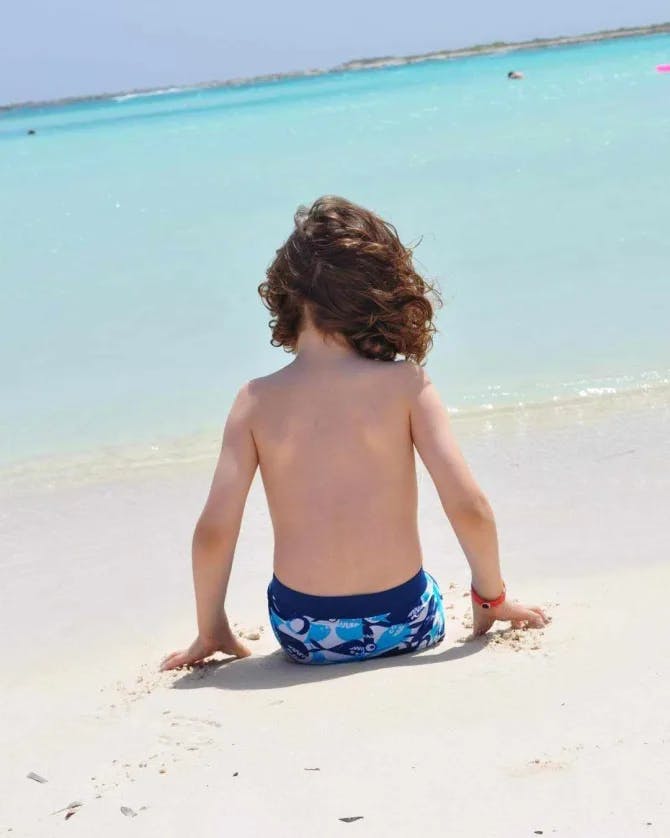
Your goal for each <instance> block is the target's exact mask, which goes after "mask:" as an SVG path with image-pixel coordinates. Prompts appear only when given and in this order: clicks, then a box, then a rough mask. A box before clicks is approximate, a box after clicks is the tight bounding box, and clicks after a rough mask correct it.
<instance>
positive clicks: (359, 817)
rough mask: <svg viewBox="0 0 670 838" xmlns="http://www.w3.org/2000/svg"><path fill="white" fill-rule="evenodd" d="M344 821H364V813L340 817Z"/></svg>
mask: <svg viewBox="0 0 670 838" xmlns="http://www.w3.org/2000/svg"><path fill="white" fill-rule="evenodd" d="M338 820H340V821H342V823H353V822H354V821H362V820H363V815H350V816H349V817H348V818H338Z"/></svg>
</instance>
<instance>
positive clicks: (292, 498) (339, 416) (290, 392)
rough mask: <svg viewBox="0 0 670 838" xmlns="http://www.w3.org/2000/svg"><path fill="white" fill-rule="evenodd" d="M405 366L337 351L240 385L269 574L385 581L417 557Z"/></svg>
mask: <svg viewBox="0 0 670 838" xmlns="http://www.w3.org/2000/svg"><path fill="white" fill-rule="evenodd" d="M407 382H408V371H407V369H406V365H405V364H403V363H384V362H379V361H370V360H368V359H365V358H362V357H359V356H356V355H346V356H344V357H341V358H337V359H336V360H333V361H332V362H331V363H328V364H324V365H317V366H310V365H308V364H304V365H303V364H301V363H300V359H298V360H297V361H296V362H294V363H293V364H291V365H289V366H288V367H286V368H284V369H282V370H280V371H279V372H277V373H274V374H273V375H270V376H268V377H266V378H262V379H257V380H256V381H254V382H252V383H251V385H250V386H249V394H250V396H251V397H252V402H253V410H252V411H251V417H250V418H251V431H252V434H253V438H254V442H255V444H256V449H257V452H258V460H259V465H260V469H261V474H262V477H263V483H264V486H265V491H266V494H267V499H268V505H269V508H270V514H271V517H272V522H273V526H274V535H275V554H274V568H275V573H276V574H277V576H278V577H279V579H280V580H281V581H282V582H284V584H286V585H288V586H290V587H292V588H295V589H296V590H299V591H303V592H304V593H314V594H321V595H324V594H328V595H347V594H355V593H363V592H375V591H381V590H385V589H387V588H390V587H394V586H395V585H399V584H401V583H402V582H405V581H406V580H407V579H409V578H410V577H411V576H412V575H413V574H415V573H416V572H417V571H418V570H419V568H420V566H421V548H420V544H419V535H418V528H417V484H416V471H415V461H414V448H413V443H412V435H411V430H410V400H409V396H408V386H407Z"/></svg>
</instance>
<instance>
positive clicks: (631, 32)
mask: <svg viewBox="0 0 670 838" xmlns="http://www.w3.org/2000/svg"><path fill="white" fill-rule="evenodd" d="M667 33H670V22H668V23H656V24H651V25H649V26H635V27H628V28H621V29H608V30H604V31H602V32H590V33H588V34H586V35H565V36H559V37H556V38H535V39H533V40H532V41H517V42H511V43H508V42H507V41H494V42H493V43H491V44H476V45H475V46H471V47H460V48H459V49H445V50H436V51H434V52H425V53H421V54H420V55H402V56H400V55H399V56H396V55H384V56H379V57H376V58H356V59H354V60H352V61H345V62H344V63H343V64H337V65H336V66H334V67H330V68H328V69H312V70H297V71H295V72H287V73H269V74H266V75H262V76H252V77H249V78H240V79H227V80H225V81H210V82H203V83H201V84H192V85H183V86H178V85H165V87H160V88H139V89H136V90H124V91H120V92H117V93H100V94H97V95H93V96H71V97H67V98H63V99H55V100H50V101H44V102H20V103H14V104H9V105H0V112H3V111H10V110H17V109H20V108H43V107H52V106H53V107H57V106H61V105H71V104H75V103H79V102H99V101H105V100H108V99H117V98H118V99H123V98H124V97H127V98H132V97H135V96H151V95H152V94H159V93H167V92H169V93H188V92H190V91H197V90H208V89H212V88H225V87H245V86H247V85H254V84H263V83H268V82H277V81H283V80H284V79H299V78H309V77H311V76H326V75H329V74H332V73H343V72H355V71H356V70H375V69H380V68H382V67H400V66H403V65H405V64H419V63H421V62H422V61H450V60H453V59H456V58H468V57H471V56H474V55H487V54H488V55H491V54H495V53H511V52H521V51H523V50H533V49H544V48H545V47H562V46H569V45H572V44H588V43H593V42H596V41H611V40H616V39H617V38H635V37H639V36H642V35H660V34H667Z"/></svg>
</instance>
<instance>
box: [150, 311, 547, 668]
mask: <svg viewBox="0 0 670 838" xmlns="http://www.w3.org/2000/svg"><path fill="white" fill-rule="evenodd" d="M415 451H416V452H418V454H419V456H420V457H421V460H422V461H423V463H424V464H425V466H426V468H427V469H428V471H429V472H430V475H431V477H432V479H433V481H434V483H435V486H436V488H437V490H438V493H439V496H440V499H441V501H442V506H443V508H444V512H445V514H446V516H447V518H448V520H449V522H450V524H451V526H452V527H453V529H454V532H455V533H456V536H457V537H458V540H459V542H460V544H461V547H462V548H463V552H464V554H465V557H466V559H467V561H468V562H469V564H470V568H471V572H472V583H473V586H474V588H475V589H476V590H477V592H478V593H479V594H480V596H482V597H484V598H486V599H494V598H495V597H497V596H498V595H499V594H500V593H501V591H502V589H503V580H502V575H501V570H500V563H499V558H498V538H497V533H496V525H495V520H494V516H493V512H492V511H491V507H490V505H489V503H488V501H487V499H486V497H485V496H484V494H483V493H482V491H481V489H480V488H479V486H478V485H477V483H476V481H475V479H474V477H473V475H472V474H471V472H470V470H469V468H468V466H467V464H466V462H465V460H464V458H463V455H462V454H461V452H460V449H459V447H458V444H457V443H456V440H455V438H454V436H453V434H452V431H451V428H450V423H449V418H448V414H447V411H446V410H445V408H444V406H443V404H442V402H441V400H440V397H439V395H438V393H437V391H436V389H435V387H434V386H433V385H432V383H431V382H430V379H429V378H428V375H427V374H426V372H425V370H424V369H423V368H421V367H418V366H416V365H415V364H411V363H407V362H381V361H373V360H369V359H366V358H363V357H361V356H360V355H358V354H357V353H356V352H355V350H354V349H352V348H351V347H350V346H349V344H348V343H347V342H346V341H345V340H343V339H340V338H338V337H337V336H334V337H333V336H331V337H325V336H324V335H323V334H322V333H320V332H319V331H318V330H317V329H316V328H315V327H314V325H313V324H312V322H311V320H310V318H309V317H308V316H307V317H306V318H304V326H303V328H302V331H301V333H300V336H299V339H298V343H297V346H296V354H295V360H294V361H293V362H292V363H291V364H289V365H288V366H286V367H284V368H283V369H281V370H279V371H278V372H276V373H274V374H272V375H269V376H267V377H265V378H260V379H256V380H254V381H251V382H250V383H248V384H247V385H245V386H244V387H243V388H242V389H241V390H240V392H239V394H238V396H237V398H236V400H235V403H234V405H233V407H232V409H231V411H230V414H229V416H228V420H227V422H226V426H225V430H224V434H223V443H222V448H221V453H220V456H219V461H218V464H217V466H216V470H215V473H214V478H213V481H212V485H211V489H210V493H209V496H208V498H207V502H206V504H205V507H204V509H203V512H202V514H201V516H200V518H199V520H198V523H197V525H196V528H195V533H194V535H193V575H194V583H195V594H196V610H197V622H198V635H197V637H196V639H195V640H194V641H193V643H192V644H191V645H190V646H189V647H188V648H187V649H184V650H181V651H177V652H173V653H172V654H170V655H168V656H167V657H166V658H165V660H164V661H163V663H162V665H161V668H162V669H164V670H167V669H174V668H177V667H180V666H186V665H190V664H194V663H197V662H200V661H203V660H205V659H206V658H207V657H209V656H211V655H213V654H215V653H216V652H222V653H223V654H225V655H231V656H233V657H238V658H242V657H246V656H247V655H249V654H250V651H249V649H248V648H247V647H246V646H245V645H244V644H242V643H241V642H240V640H239V638H238V637H237V636H236V635H235V633H234V632H233V630H232V629H231V627H230V623H229V620H228V617H227V614H226V609H225V599H226V590H227V587H228V580H229V577H230V571H231V567H232V563H233V556H234V552H235V545H236V542H237V537H238V533H239V529H240V523H241V520H242V513H243V511H244V505H245V502H246V498H247V494H248V491H249V488H250V486H251V482H252V480H253V477H254V475H255V473H256V469H257V468H258V467H260V470H261V475H262V479H263V484H264V487H265V491H266V494H267V500H268V505H269V509H270V515H271V517H272V524H273V528H274V538H275V549H274V572H275V574H276V575H277V577H278V578H279V579H280V580H281V581H282V582H283V583H284V584H285V585H288V586H289V587H291V588H294V589H295V590H298V591H301V592H303V593H308V594H316V595H329V596H344V595H348V594H360V593H374V592H378V591H384V590H386V589H388V588H392V587H395V586H396V585H400V584H402V583H403V582H405V581H406V580H407V579H409V578H411V577H412V576H413V575H414V574H416V573H417V571H418V570H419V569H420V567H421V565H422V560H423V557H422V553H421V545H420V541H419V532H418V526H417V481H416V468H415ZM497 620H499V621H503V622H511V624H512V625H513V626H514V627H524V626H528V627H530V628H542V627H543V626H544V625H546V623H547V620H548V618H547V616H546V614H545V613H544V611H543V610H542V609H541V608H539V607H537V606H525V605H521V604H520V603H518V602H512V601H510V600H509V599H508V600H506V601H505V602H504V603H503V604H502V605H500V606H498V607H496V608H491V609H488V610H486V609H483V608H482V607H481V606H480V605H477V604H476V603H474V602H473V633H474V634H475V635H477V634H483V633H484V632H486V631H488V630H489V629H490V628H491V626H492V625H493V624H494V622H496V621H497Z"/></svg>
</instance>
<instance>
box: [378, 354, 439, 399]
mask: <svg viewBox="0 0 670 838" xmlns="http://www.w3.org/2000/svg"><path fill="white" fill-rule="evenodd" d="M372 363H373V364H374V366H375V367H376V368H377V370H378V372H379V376H380V378H381V379H383V380H385V381H386V382H387V386H388V387H389V388H392V389H393V390H395V391H396V392H397V393H398V395H400V396H404V397H406V398H407V399H409V400H410V401H413V400H414V399H416V398H417V396H418V395H419V393H420V392H421V391H422V390H423V389H424V387H426V386H427V385H428V384H429V383H430V379H429V378H428V374H427V372H426V370H425V369H424V367H420V366H419V365H418V364H415V363H413V362H412V361H392V362H388V363H380V362H379V361H373V362H372Z"/></svg>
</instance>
